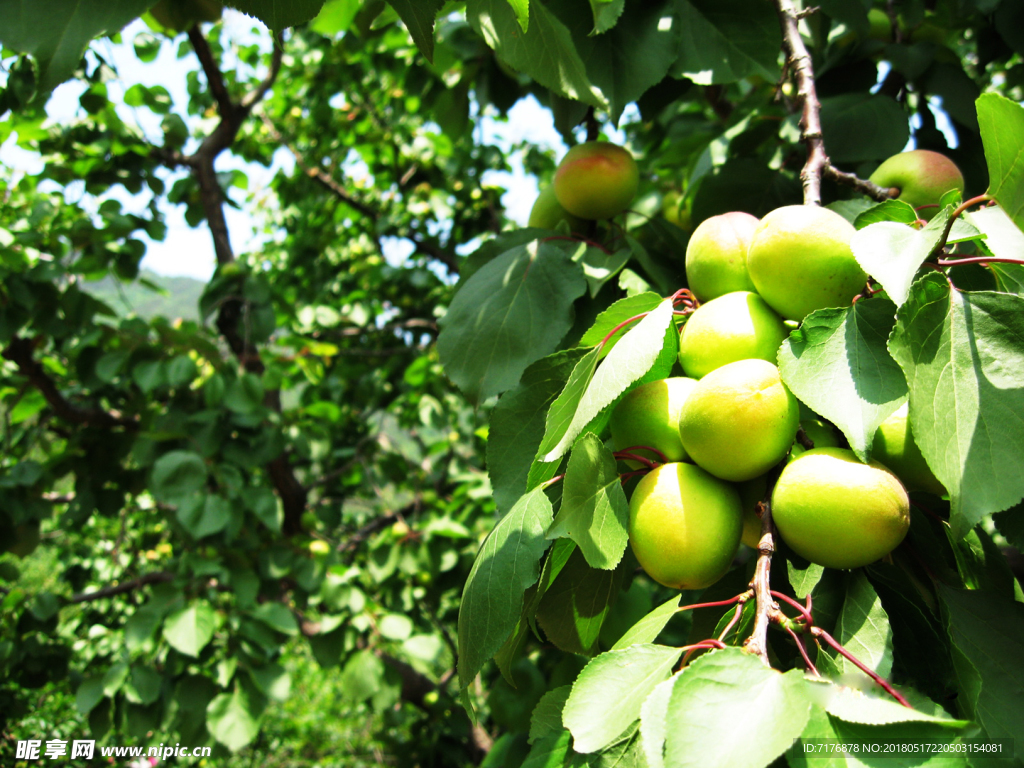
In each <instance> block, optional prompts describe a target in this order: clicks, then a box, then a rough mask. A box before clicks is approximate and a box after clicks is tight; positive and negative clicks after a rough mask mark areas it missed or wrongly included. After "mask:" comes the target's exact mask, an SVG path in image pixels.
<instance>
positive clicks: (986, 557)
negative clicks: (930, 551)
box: [945, 525, 1016, 600]
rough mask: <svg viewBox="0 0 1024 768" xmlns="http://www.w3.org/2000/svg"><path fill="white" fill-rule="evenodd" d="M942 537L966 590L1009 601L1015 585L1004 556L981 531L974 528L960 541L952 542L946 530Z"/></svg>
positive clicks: (979, 528) (952, 537)
mask: <svg viewBox="0 0 1024 768" xmlns="http://www.w3.org/2000/svg"><path fill="white" fill-rule="evenodd" d="M945 531H946V535H947V536H948V538H949V540H950V542H949V544H950V547H952V549H953V556H954V557H955V558H956V569H957V572H958V573H959V574H960V579H961V580H962V581H963V585H964V586H965V587H967V589H985V590H989V591H991V592H993V593H995V594H1002V595H1003V596H1004V597H1006V598H1009V599H1010V600H1012V599H1013V596H1014V587H1015V586H1016V582H1015V581H1014V578H1013V572H1012V571H1011V570H1010V568H1009V566H1008V565H1007V564H1006V556H1005V555H1004V554H1003V553H1002V551H1000V549H999V547H997V546H996V543H995V542H994V541H993V540H992V537H991V536H989V535H988V534H987V533H986V532H985V530H984V528H982V527H981V526H980V525H978V526H975V527H974V528H972V529H971V530H970V531H968V532H967V535H966V536H964V537H963V538H959V539H958V538H956V537H955V536H953V535H952V534H951V533H950V531H949V529H948V528H946V529H945Z"/></svg>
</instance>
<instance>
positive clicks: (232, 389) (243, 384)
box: [224, 373, 264, 414]
mask: <svg viewBox="0 0 1024 768" xmlns="http://www.w3.org/2000/svg"><path fill="white" fill-rule="evenodd" d="M263 394H264V392H263V382H262V381H260V377H259V376H257V375H256V374H254V373H243V374H242V375H241V376H239V377H238V378H237V379H235V380H234V381H232V382H231V383H230V384H229V385H228V386H227V389H226V390H225V392H224V405H225V406H227V407H228V408H229V409H230V410H232V411H234V412H235V413H241V414H250V413H257V412H258V411H260V409H262V408H263Z"/></svg>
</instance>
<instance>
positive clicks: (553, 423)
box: [540, 299, 672, 462]
mask: <svg viewBox="0 0 1024 768" xmlns="http://www.w3.org/2000/svg"><path fill="white" fill-rule="evenodd" d="M671 323H672V302H671V301H669V300H668V299H665V300H664V301H662V302H661V304H659V305H658V306H657V307H656V308H655V309H653V310H651V312H650V313H649V314H648V315H647V317H645V318H643V319H642V320H640V321H639V322H638V323H636V324H635V325H634V326H633V327H632V328H630V330H629V331H628V332H627V333H626V336H625V337H624V338H623V339H622V341H621V343H619V344H617V345H616V346H615V348H614V349H613V350H612V351H611V352H609V353H608V356H607V357H606V358H605V359H604V362H603V363H602V365H601V366H600V368H598V369H597V372H596V373H595V374H594V376H593V378H592V379H591V380H590V382H589V384H587V386H586V389H584V390H583V394H582V396H581V397H580V399H579V404H578V405H577V406H575V407H572V405H571V399H567V400H566V401H565V403H564V405H565V407H564V410H563V411H561V412H559V413H558V414H556V412H555V409H556V407H558V406H559V402H558V401H556V402H555V405H553V406H552V407H551V411H550V412H549V414H548V424H547V431H546V433H545V435H544V441H543V442H542V443H541V446H540V451H541V453H542V454H543V455H542V456H541V460H542V461H548V462H550V461H555V460H557V459H559V458H561V457H562V456H564V455H565V454H566V452H567V451H568V450H569V448H570V447H571V446H572V444H573V442H574V441H575V440H576V438H577V437H578V436H579V435H580V433H581V432H582V431H583V428H584V427H586V426H587V424H589V423H590V421H591V419H593V418H594V417H595V416H597V415H598V413H600V412H601V411H602V410H604V409H605V408H607V407H608V406H609V405H611V404H612V403H613V402H614V401H615V400H616V398H618V397H619V395H621V394H622V393H623V392H625V391H626V390H627V389H628V387H629V385H630V384H632V383H633V382H635V381H637V380H638V379H639V378H641V377H642V376H643V375H644V374H645V373H647V371H648V370H650V368H651V366H653V365H654V363H655V362H656V361H657V359H658V356H659V355H660V353H661V351H662V349H663V348H664V346H665V332H666V330H668V328H669V326H670V325H671ZM591 354H594V353H591ZM590 357H591V356H590V355H588V356H587V357H585V358H583V360H581V361H580V363H579V364H578V366H577V368H578V367H579V366H582V365H584V363H588V361H590ZM575 376H576V371H575V370H573V377H575ZM582 380H583V378H582V376H580V377H579V378H578V379H576V381H575V382H574V380H573V378H570V379H569V383H568V384H566V388H565V392H569V389H570V387H571V386H576V387H578V386H579V382H581V381H582ZM565 392H563V394H565ZM559 400H562V397H561V396H560V397H559ZM570 411H571V412H572V417H571V421H568V423H567V424H566V416H567V415H568V414H569V412H570ZM556 417H557V418H556ZM563 424H564V425H565V426H564V427H563ZM552 443H554V445H553V446H551V444H552ZM549 446H551V447H549Z"/></svg>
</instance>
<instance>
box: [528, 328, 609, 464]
mask: <svg viewBox="0 0 1024 768" xmlns="http://www.w3.org/2000/svg"><path fill="white" fill-rule="evenodd" d="M600 360H601V350H600V349H599V348H597V347H595V348H594V349H591V350H590V351H589V352H588V353H587V354H586V355H585V356H584V357H582V358H580V359H579V361H577V363H576V365H574V366H573V369H572V373H570V374H569V378H568V380H566V382H565V386H564V387H562V391H561V392H559V393H558V397H556V398H555V400H554V402H553V403H552V404H551V407H550V408H549V409H548V412H547V414H546V415H545V418H544V437H543V438H542V439H541V442H540V447H539V448H537V456H542V455H543V454H544V453H546V452H548V451H549V450H551V449H552V448H554V447H555V446H556V445H558V443H559V441H560V440H561V439H562V438H563V437H564V436H565V433H566V430H568V429H569V426H570V425H571V424H572V423H573V420H574V417H575V416H576V411H577V410H578V409H579V407H580V401H581V400H582V399H583V395H584V394H585V393H586V391H587V387H589V386H590V382H591V381H593V379H594V372H595V371H596V370H597V364H598V362H600ZM563 455H565V452H564V451H563V452H562V453H560V454H559V455H558V456H556V457H555V458H553V459H551V460H550V461H548V462H547V463H549V464H552V465H554V466H557V464H556V462H558V460H559V459H561V458H562V456H563ZM545 458H546V457H545ZM539 460H541V461H544V459H539Z"/></svg>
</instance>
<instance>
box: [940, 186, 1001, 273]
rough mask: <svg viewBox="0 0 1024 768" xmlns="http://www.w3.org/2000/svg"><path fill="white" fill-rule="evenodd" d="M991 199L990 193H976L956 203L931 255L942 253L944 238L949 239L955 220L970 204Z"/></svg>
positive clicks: (944, 243)
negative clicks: (958, 203)
mask: <svg viewBox="0 0 1024 768" xmlns="http://www.w3.org/2000/svg"><path fill="white" fill-rule="evenodd" d="M991 199H992V197H991V195H988V194H985V195H978V196H977V197H972V198H971V199H970V200H964V201H963V202H962V203H960V205H958V206H957V207H956V208H955V209H954V210H953V213H951V214H950V215H949V221H947V222H946V228H945V229H944V230H942V237H940V238H939V243H938V245H936V246H935V250H934V251H932V255H935V254H939V253H942V249H943V248H945V247H946V240H948V239H949V233H950V232H952V231H953V224H954V223H955V222H956V220H957V219H958V218H960V217H961V216H962V215H963V213H964V211H966V210H967V209H968V208H970V207H971V206H972V205H979V204H981V203H987V202H988V201H989V200H991ZM990 261H991V259H990ZM940 264H941V262H940ZM943 266H945V265H943Z"/></svg>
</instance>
